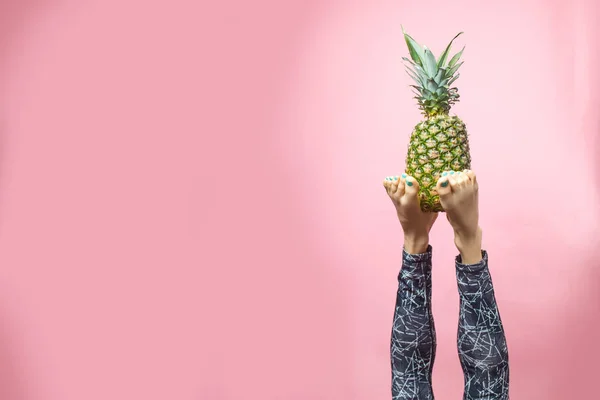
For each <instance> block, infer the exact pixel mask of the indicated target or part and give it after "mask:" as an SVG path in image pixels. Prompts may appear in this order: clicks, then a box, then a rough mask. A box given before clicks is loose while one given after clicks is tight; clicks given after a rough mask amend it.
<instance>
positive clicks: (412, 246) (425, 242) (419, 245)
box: [404, 233, 429, 254]
mask: <svg viewBox="0 0 600 400" xmlns="http://www.w3.org/2000/svg"><path fill="white" fill-rule="evenodd" d="M428 247H429V235H428V234H406V233H405V234H404V251H406V252H407V253H408V254H423V253H426V252H427V248H428Z"/></svg>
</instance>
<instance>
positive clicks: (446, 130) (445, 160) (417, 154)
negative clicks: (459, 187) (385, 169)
mask: <svg viewBox="0 0 600 400" xmlns="http://www.w3.org/2000/svg"><path fill="white" fill-rule="evenodd" d="M465 169H471V154H470V150H469V137H468V133H467V127H466V125H465V123H464V122H463V121H461V119H460V118H458V117H457V116H455V115H444V114H441V115H435V116H430V117H426V119H425V120H423V121H421V122H419V123H418V124H417V125H416V126H415V127H414V129H413V131H412V134H411V137H410V142H409V145H408V154H407V156H406V173H407V174H408V175H411V176H413V177H414V178H415V179H416V180H417V181H418V182H419V186H420V189H419V198H420V200H421V210H423V211H424V212H443V211H444V209H443V207H442V205H441V204H440V198H439V196H438V194H437V190H436V184H437V181H438V179H439V177H440V176H441V174H442V172H444V171H463V170H465Z"/></svg>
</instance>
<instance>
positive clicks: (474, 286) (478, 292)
mask: <svg viewBox="0 0 600 400" xmlns="http://www.w3.org/2000/svg"><path fill="white" fill-rule="evenodd" d="M478 258H479V259H480V260H479V262H477V263H474V264H464V263H463V262H462V261H463V260H462V257H460V256H459V257H457V259H456V277H457V281H458V290H459V296H460V315H459V329H458V352H459V357H460V361H461V365H462V368H463V371H464V374H465V397H464V398H465V400H471V399H473V400H474V399H480V398H486V399H493V400H507V399H508V383H509V368H508V349H507V345H506V337H505V334H504V327H503V325H502V320H501V318H500V312H499V310H498V305H497V303H496V297H495V293H494V287H493V284H492V279H491V276H490V271H489V268H488V255H487V252H485V251H482V252H481V253H480V257H478Z"/></svg>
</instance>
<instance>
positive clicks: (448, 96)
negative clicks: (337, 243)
mask: <svg viewBox="0 0 600 400" xmlns="http://www.w3.org/2000/svg"><path fill="white" fill-rule="evenodd" d="M402 32H403V34H404V39H405V41H406V45H407V47H408V52H409V54H410V59H408V58H406V57H402V59H403V60H404V62H405V65H406V72H407V73H408V75H409V76H410V77H411V78H412V80H413V81H414V82H415V85H411V87H412V88H413V89H414V90H413V93H414V94H415V99H416V100H417V102H418V104H419V108H420V109H421V110H422V111H423V113H424V114H425V115H428V116H433V115H437V114H448V112H449V111H450V108H451V107H452V105H453V104H454V103H456V102H457V101H458V99H459V97H460V96H459V94H458V89H457V88H456V87H452V86H451V85H452V84H453V83H454V82H455V81H456V80H457V79H458V77H459V76H460V74H459V73H458V69H459V68H460V67H461V65H462V64H463V62H462V61H461V62H459V61H460V57H461V56H462V54H463V51H464V50H465V48H464V47H463V48H462V50H461V51H459V52H458V53H456V54H455V55H454V56H452V58H450V60H448V57H449V55H450V48H451V47H452V43H453V42H454V40H456V38H458V37H459V36H460V35H462V34H463V32H460V33H459V34H458V35H456V36H455V37H454V38H453V39H452V40H451V41H450V43H449V44H448V46H446V49H445V50H444V52H443V53H442V54H441V55H440V57H439V58H438V59H437V60H436V58H435V56H434V55H433V53H432V52H431V50H429V49H428V48H427V47H426V46H422V47H421V46H420V45H419V44H418V43H417V42H416V41H415V40H414V39H413V38H412V37H411V36H410V35H409V34H407V33H406V31H404V27H402Z"/></svg>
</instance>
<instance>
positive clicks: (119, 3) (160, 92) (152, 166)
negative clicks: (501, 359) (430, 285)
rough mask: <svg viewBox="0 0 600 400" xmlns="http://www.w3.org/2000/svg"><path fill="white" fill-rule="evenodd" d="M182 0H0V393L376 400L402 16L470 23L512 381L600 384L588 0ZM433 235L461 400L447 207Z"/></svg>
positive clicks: (407, 104)
mask: <svg viewBox="0 0 600 400" xmlns="http://www.w3.org/2000/svg"><path fill="white" fill-rule="evenodd" d="M199 4H200V3H199V2H197V1H192V0H174V1H170V2H168V1H141V0H20V1H8V0H6V1H2V2H1V3H0V72H1V75H0V85H1V92H0V93H1V94H2V97H1V101H2V102H1V103H0V106H1V108H0V121H1V125H0V399H6V400H81V399H86V400H100V399H102V400H105V399H123V400H125V399H127V400H131V399H145V400H154V399H157V400H158V399H169V400H175V399H190V400H191V399H203V400H213V399H214V400H238V399H248V400H250V399H251V400H255V399H256V400H258V399H261V400H313V399H314V400H317V399H319V400H321V399H323V400H342V399H344V400H363V399H364V400H367V399H368V400H377V399H389V398H390V390H389V386H390V371H389V353H388V351H389V350H388V349H389V335H390V327H391V319H392V312H393V302H394V299H395V290H396V274H397V272H398V269H399V266H400V264H399V263H400V250H401V240H402V238H401V232H400V229H399V225H398V223H397V222H396V221H395V219H394V218H395V217H394V212H393V208H392V206H391V203H390V202H389V200H388V199H387V198H386V196H385V193H384V191H383V188H382V187H381V180H382V179H383V177H384V176H386V175H393V174H394V175H395V174H399V173H400V172H401V167H402V163H403V159H404V154H405V148H406V144H407V139H408V135H409V133H410V130H411V128H412V126H413V125H414V124H415V123H416V122H417V121H418V120H419V118H420V116H419V114H418V111H417V109H416V107H415V106H414V102H413V100H412V99H411V93H410V90H409V89H408V87H407V85H408V84H409V80H408V79H409V78H408V77H407V76H406V75H405V73H404V72H403V67H402V64H401V56H403V55H405V54H406V49H405V46H404V43H403V42H402V36H401V30H400V24H401V23H402V24H404V26H405V27H406V29H407V30H408V31H409V32H410V33H411V34H412V35H413V36H414V37H415V38H416V39H417V40H419V41H420V42H424V43H426V44H429V46H430V47H431V48H432V49H433V50H434V51H435V52H436V53H437V54H439V52H440V51H441V49H442V48H443V46H444V45H445V44H446V43H447V41H448V40H449V39H451V38H452V37H453V36H454V34H455V33H457V32H458V31H459V30H464V31H465V35H464V36H463V37H461V39H460V40H459V43H457V46H456V48H458V46H461V45H463V44H466V45H467V50H466V51H465V55H464V59H465V61H466V63H465V65H464V66H463V69H462V77H461V78H460V80H459V81H458V82H457V83H458V84H459V89H460V91H461V94H462V102H461V103H460V104H459V105H457V107H456V112H457V113H458V114H459V115H460V116H461V117H462V118H463V119H464V120H465V121H466V122H467V124H468V127H469V130H470V132H471V135H472V139H471V141H472V152H473V159H474V162H473V168H474V169H475V170H476V171H477V172H478V174H479V178H480V182H481V187H482V193H481V196H482V199H481V201H482V226H483V229H484V232H485V239H484V240H485V247H486V248H487V249H488V251H489V252H490V256H491V268H492V273H493V277H494V282H495V285H496V291H497V297H498V301H499V303H500V308H501V312H502V318H503V320H504V323H505V326H506V330H507V336H508V341H509V347H510V357H511V373H512V374H511V383H512V387H511V392H512V398H513V399H515V400H518V399H527V400H536V399H540V400H559V399H583V398H596V397H597V396H599V395H598V394H597V392H594V390H595V388H596V387H597V373H598V371H599V370H598V367H597V359H598V357H599V356H600V345H599V344H598V343H599V342H598V341H597V330H598V328H599V325H600V322H599V321H600V320H599V314H600V295H599V294H598V293H599V290H600V272H598V267H599V262H600V250H598V244H599V243H598V242H599V241H598V238H597V234H598V228H597V226H598V223H599V222H600V221H599V220H600V210H599V208H598V204H599V195H600V193H598V188H599V187H600V185H599V184H600V159H599V158H598V154H600V141H599V138H598V133H599V132H598V131H599V129H600V118H599V117H598V111H597V110H598V109H599V107H600V94H599V93H600V92H599V90H598V88H599V85H600V82H599V79H598V72H597V71H598V67H597V66H598V65H599V63H600V52H599V50H600V45H599V42H598V40H597V38H598V37H600V31H599V30H600V29H599V28H598V27H597V22H596V21H598V20H599V19H600V10H599V7H598V5H594V0H575V1H570V2H567V1H562V2H559V1H548V0H546V1H542V0H537V1H523V0H518V1H517V0H511V1H502V2H500V1H496V2H493V3H490V2H485V5H484V2H480V1H477V2H475V1H460V0H458V1H453V2H446V1H434V2H427V4H426V5H425V4H424V3H423V2H408V1H395V2H392V1H373V0H361V1H354V2H340V1H334V0H330V1H322V0H320V1H300V0H288V1H275V0H258V1H253V2H250V1H246V2H238V3H235V4H234V3H233V2H230V1H222V2H216V1H215V2H213V4H212V5H199ZM421 4H423V5H421ZM432 243H433V245H434V249H435V255H434V257H435V272H434V314H435V318H436V326H437V329H438V342H439V345H438V357H437V362H436V366H435V372H434V383H435V391H436V394H437V397H436V398H438V399H439V400H446V399H447V400H452V399H459V398H461V393H462V384H463V382H462V374H461V371H460V366H459V362H458V358H457V355H456V345H455V338H456V329H457V311H458V296H457V293H456V283H455V280H454V271H453V264H452V262H453V261H452V259H453V257H454V255H455V250H454V248H453V246H452V239H451V232H450V230H449V228H448V226H447V223H445V221H444V220H443V219H440V222H439V223H438V224H437V226H436V227H435V228H434V233H433V238H432Z"/></svg>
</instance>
